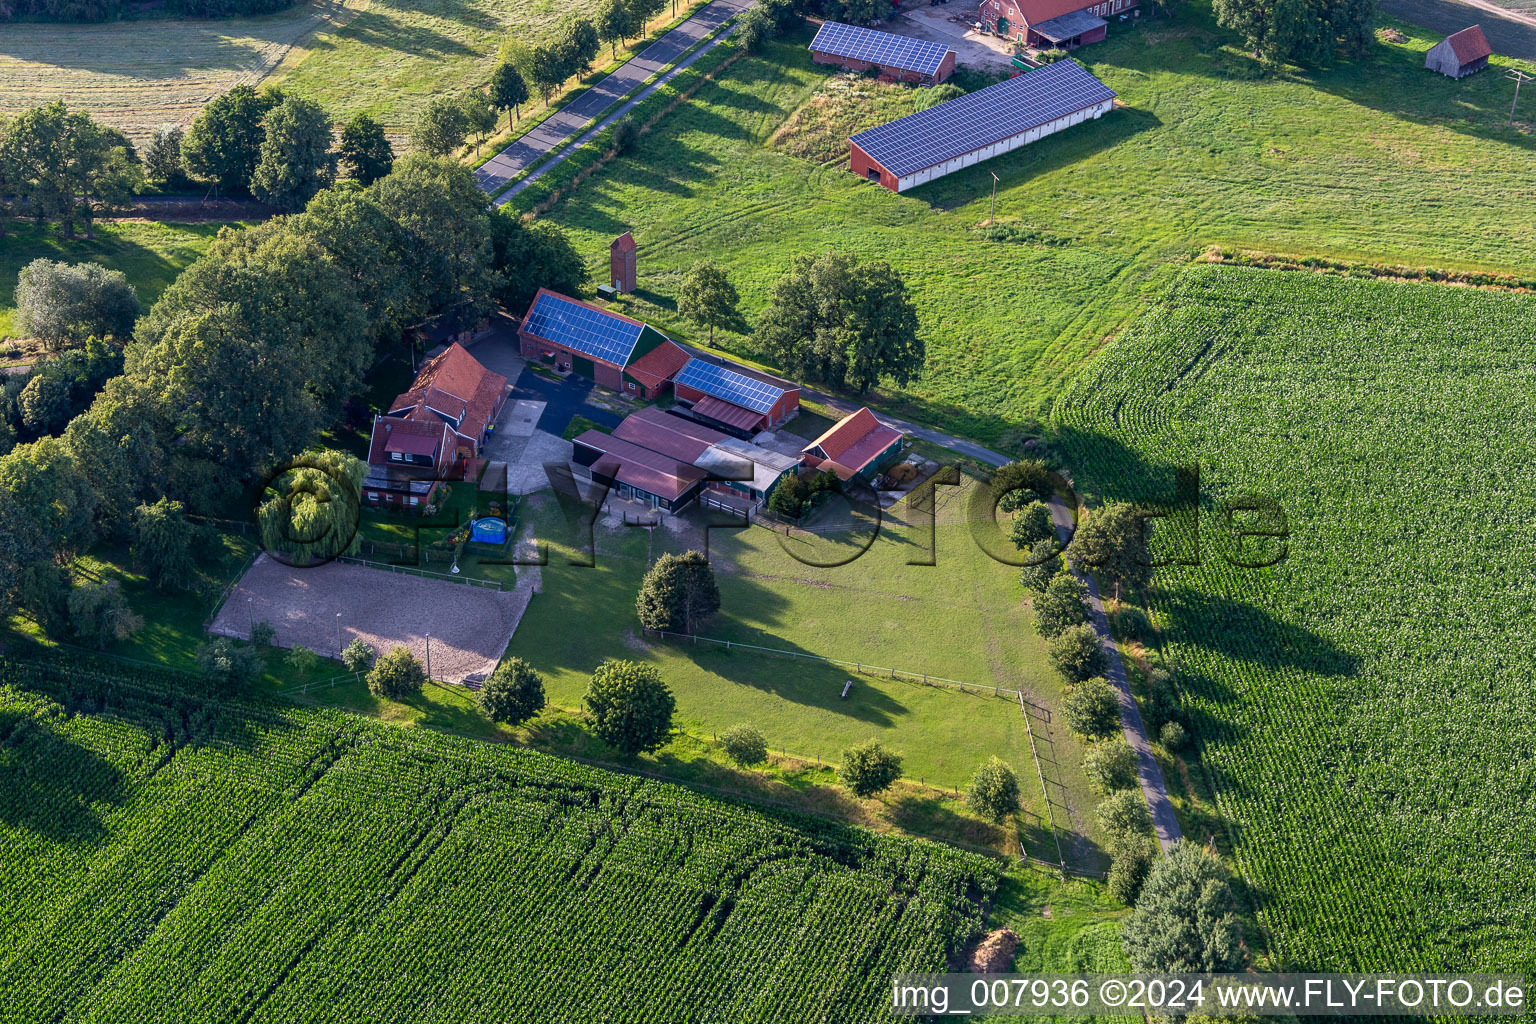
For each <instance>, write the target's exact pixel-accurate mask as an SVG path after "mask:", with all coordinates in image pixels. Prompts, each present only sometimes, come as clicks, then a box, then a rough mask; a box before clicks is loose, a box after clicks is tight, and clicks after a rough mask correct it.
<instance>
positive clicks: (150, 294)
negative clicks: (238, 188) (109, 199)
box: [0, 220, 223, 338]
mask: <svg viewBox="0 0 1536 1024" xmlns="http://www.w3.org/2000/svg"><path fill="white" fill-rule="evenodd" d="M222 226H223V225H220V224H178V223H174V222H170V221H153V222H151V221H130V220H124V221H106V222H101V223H98V224H97V225H96V237H95V238H94V239H85V238H73V239H69V238H64V237H62V236H61V235H60V234H59V233H58V232H57V231H55V230H53V229H51V228H47V227H38V226H36V225H34V224H30V223H24V222H19V221H18V222H12V223H8V224H6V226H5V229H6V233H5V237H4V238H0V338H3V337H5V336H6V335H7V334H13V333H15V331H16V326H15V313H16V306H15V303H16V275H17V274H18V273H19V272H20V271H21V268H22V267H25V266H26V265H27V264H28V263H31V262H32V261H33V260H35V259H38V258H39V257H45V258H47V259H50V260H63V261H64V262H66V263H83V262H86V261H92V262H95V263H100V264H102V265H103V266H105V267H107V268H108V269H110V270H121V271H122V272H123V273H124V274H126V275H127V276H128V282H129V283H130V284H132V285H133V286H134V288H136V289H138V293H139V301H140V302H141V303H142V304H143V306H144V308H145V309H148V308H149V307H150V306H151V305H152V304H153V303H154V301H155V299H157V298H159V297H160V293H161V292H162V291H164V290H165V288H166V286H167V285H169V284H170V283H171V282H172V281H174V280H176V276H177V275H178V274H180V273H181V272H182V270H183V269H185V268H186V266H187V265H188V264H189V263H191V262H192V261H193V260H195V259H197V258H198V257H199V256H201V255H203V253H205V252H207V251H208V246H209V244H210V243H211V242H212V241H213V239H214V236H216V235H217V234H218V233H219V228H220V227H222Z"/></svg>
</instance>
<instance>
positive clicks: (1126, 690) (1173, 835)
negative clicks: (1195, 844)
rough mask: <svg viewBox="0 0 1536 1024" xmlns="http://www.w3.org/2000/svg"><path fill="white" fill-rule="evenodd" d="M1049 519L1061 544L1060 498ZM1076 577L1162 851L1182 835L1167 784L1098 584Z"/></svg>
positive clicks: (1066, 535)
mask: <svg viewBox="0 0 1536 1024" xmlns="http://www.w3.org/2000/svg"><path fill="white" fill-rule="evenodd" d="M1051 521H1052V522H1053V523H1055V525H1056V535H1057V537H1058V538H1059V539H1060V540H1061V543H1062V544H1063V545H1065V544H1066V543H1067V541H1068V540H1070V539H1071V538H1072V530H1073V528H1074V527H1073V522H1072V513H1071V511H1070V510H1069V509H1068V508H1067V506H1066V503H1065V502H1063V501H1062V500H1061V499H1060V498H1052V499H1051ZM1077 576H1078V578H1079V579H1081V580H1082V581H1083V583H1084V584H1086V585H1087V587H1088V606H1089V612H1090V620H1091V621H1092V622H1093V628H1094V630H1095V631H1096V632H1097V633H1098V634H1099V644H1100V646H1101V647H1103V649H1104V657H1105V660H1106V661H1107V662H1108V668H1106V670H1105V672H1104V677H1105V678H1106V679H1108V680H1109V681H1110V682H1111V683H1112V684H1114V686H1115V688H1116V689H1117V690H1119V691H1120V726H1121V729H1122V730H1123V731H1124V733H1125V741H1126V742H1127V743H1129V744H1130V745H1131V749H1132V750H1134V751H1136V757H1137V759H1138V760H1139V761H1140V762H1141V769H1140V772H1139V775H1140V778H1141V792H1142V795H1143V796H1145V797H1146V799H1147V808H1148V809H1149V810H1150V811H1151V812H1152V825H1153V827H1154V828H1155V829H1156V830H1157V841H1158V843H1159V844H1161V845H1162V848H1163V851H1164V852H1165V853H1166V852H1167V850H1168V848H1169V847H1171V846H1172V845H1173V844H1174V843H1176V842H1177V841H1178V840H1179V839H1180V837H1181V836H1182V835H1183V833H1182V832H1181V831H1180V830H1179V819H1178V818H1177V817H1176V816H1175V815H1174V813H1173V804H1172V803H1170V802H1169V800H1168V786H1167V783H1166V782H1164V780H1163V770H1162V769H1161V768H1159V767H1158V765H1157V758H1155V757H1153V756H1152V744H1151V742H1150V741H1149V740H1148V739H1147V725H1146V723H1145V722H1143V721H1142V719H1141V710H1140V709H1139V708H1137V707H1136V698H1135V697H1134V696H1132V694H1131V683H1130V680H1129V679H1127V678H1126V675H1125V665H1124V663H1122V662H1121V660H1120V649H1119V648H1118V647H1116V646H1115V637H1114V634H1113V633H1111V632H1110V630H1109V618H1108V616H1106V615H1105V614H1104V602H1103V601H1102V600H1100V598H1099V587H1098V584H1097V583H1095V582H1094V580H1093V576H1092V575H1090V574H1088V573H1084V572H1078V573H1077Z"/></svg>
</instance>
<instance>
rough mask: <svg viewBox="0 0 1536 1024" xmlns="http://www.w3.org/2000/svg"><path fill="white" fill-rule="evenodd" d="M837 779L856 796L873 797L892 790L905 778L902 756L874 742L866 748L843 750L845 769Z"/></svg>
mask: <svg viewBox="0 0 1536 1024" xmlns="http://www.w3.org/2000/svg"><path fill="white" fill-rule="evenodd" d="M837 777H838V779H839V780H841V781H842V783H843V785H845V786H847V787H848V788H849V789H850V790H851V791H852V792H853V795H854V796H857V797H871V796H874V795H875V794H876V793H880V792H883V791H885V790H887V789H890V788H891V783H893V782H895V781H896V780H897V779H899V778H901V755H900V754H893V753H891V752H890V751H889V750H886V749H885V748H884V747H882V746H881V745H880V744H879V743H877V742H875V741H874V740H870V741H869V742H868V743H865V744H863V745H862V746H857V747H849V748H848V749H847V750H845V751H843V766H842V767H841V768H839V769H838V770H837Z"/></svg>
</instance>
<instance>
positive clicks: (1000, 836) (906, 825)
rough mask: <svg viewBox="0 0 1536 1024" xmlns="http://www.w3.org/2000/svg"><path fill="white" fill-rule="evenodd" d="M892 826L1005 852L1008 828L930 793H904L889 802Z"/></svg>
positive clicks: (887, 801)
mask: <svg viewBox="0 0 1536 1024" xmlns="http://www.w3.org/2000/svg"><path fill="white" fill-rule="evenodd" d="M886 806H887V807H888V808H889V809H890V815H891V822H892V823H893V824H895V825H896V826H897V827H898V828H901V829H902V830H904V831H907V832H915V833H918V834H920V835H927V836H945V837H949V838H952V839H956V840H959V841H960V842H963V843H966V844H968V845H971V846H985V847H989V848H991V849H995V850H1001V849H1002V848H1003V845H1004V842H1005V839H1006V833H1005V832H1004V826H1002V825H993V824H991V823H989V822H985V821H981V820H980V819H978V818H973V817H970V816H968V815H965V814H961V813H960V812H959V811H958V810H956V808H955V802H954V800H953V799H948V798H943V797H940V796H938V795H937V794H933V793H929V792H926V791H919V792H908V793H901V794H898V795H895V796H892V797H889V798H887V800H886Z"/></svg>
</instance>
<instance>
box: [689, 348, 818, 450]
mask: <svg viewBox="0 0 1536 1024" xmlns="http://www.w3.org/2000/svg"><path fill="white" fill-rule="evenodd" d="M672 389H673V394H674V395H676V397H677V401H678V404H679V405H681V406H682V407H683V408H684V409H686V410H687V411H688V414H689V415H691V416H692V417H693V418H695V419H697V420H700V421H701V422H703V423H707V424H708V425H710V426H712V427H715V428H716V429H718V430H723V431H725V432H726V433H727V434H731V435H733V436H735V437H740V438H750V437H751V436H752V435H754V434H757V433H760V432H762V431H764V430H772V429H774V428H775V427H778V426H779V425H781V424H782V423H783V422H784V421H785V420H787V419H789V418H790V417H791V416H793V415H795V413H797V412H799V411H800V388H799V386H798V385H796V384H792V383H790V382H789V381H787V380H781V379H779V378H778V377H774V376H770V375H769V374H766V373H759V372H757V371H756V370H751V369H748V368H747V367H745V366H742V365H740V364H738V363H727V362H725V361H724V360H710V359H706V358H704V357H702V356H693V357H692V358H690V359H688V361H687V362H686V363H684V364H683V366H682V367H681V369H679V370H678V371H677V373H676V376H675V377H673V380H672Z"/></svg>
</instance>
